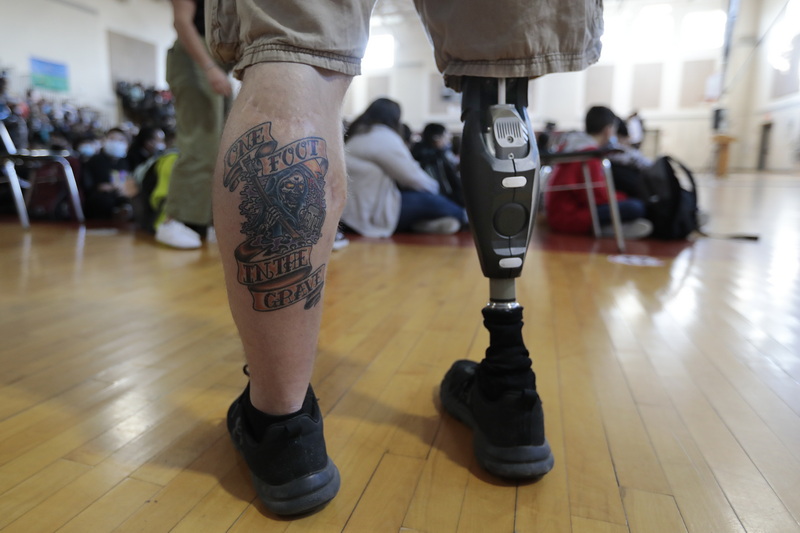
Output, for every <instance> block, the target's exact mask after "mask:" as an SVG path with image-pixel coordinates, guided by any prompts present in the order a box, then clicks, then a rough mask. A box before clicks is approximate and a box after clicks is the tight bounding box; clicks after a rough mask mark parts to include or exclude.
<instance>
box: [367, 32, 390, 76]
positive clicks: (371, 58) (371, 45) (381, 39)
mask: <svg viewBox="0 0 800 533" xmlns="http://www.w3.org/2000/svg"><path fill="white" fill-rule="evenodd" d="M361 65H362V66H363V67H364V70H381V69H387V68H392V67H393V66H394V36H393V35H391V34H388V33H384V34H380V35H372V36H371V37H370V38H369V42H368V43H367V50H366V52H365V53H364V59H363V61H362V62H361Z"/></svg>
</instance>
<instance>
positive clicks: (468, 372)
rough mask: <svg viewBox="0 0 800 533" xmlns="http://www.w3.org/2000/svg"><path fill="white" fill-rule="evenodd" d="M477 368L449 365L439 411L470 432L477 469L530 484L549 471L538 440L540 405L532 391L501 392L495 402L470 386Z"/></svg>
mask: <svg viewBox="0 0 800 533" xmlns="http://www.w3.org/2000/svg"><path fill="white" fill-rule="evenodd" d="M477 369H478V363H476V362H474V361H467V360H461V361H456V362H455V363H453V366H452V367H451V368H450V370H448V372H447V374H446V375H445V376H444V380H442V385H441V389H440V391H439V393H440V397H441V401H442V407H444V409H445V411H447V412H448V413H450V415H452V416H453V417H455V418H456V419H458V420H460V421H461V422H463V423H465V424H466V425H468V426H469V427H470V428H471V429H472V431H473V439H472V444H473V448H474V449H475V456H476V457H477V459H478V464H480V465H481V466H482V467H483V468H485V469H486V470H487V471H488V472H489V473H491V474H494V475H496V476H498V477H502V478H509V479H534V478H538V477H541V476H543V475H544V474H546V473H547V472H549V471H550V470H551V469H552V468H553V454H552V453H551V452H550V445H549V444H548V443H547V439H545V437H544V414H543V412H542V402H541V400H540V399H539V395H538V394H537V393H536V390H534V389H529V390H524V391H515V392H507V393H505V394H503V395H501V396H500V397H499V398H497V399H496V400H490V399H488V398H486V397H485V396H484V394H483V393H482V392H481V390H480V387H478V386H476V383H477V381H476V379H475V378H476V371H477Z"/></svg>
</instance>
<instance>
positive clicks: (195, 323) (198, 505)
mask: <svg viewBox="0 0 800 533" xmlns="http://www.w3.org/2000/svg"><path fill="white" fill-rule="evenodd" d="M701 195H702V197H701V201H702V203H703V206H704V207H705V208H706V209H707V210H708V211H710V212H711V216H712V221H711V224H710V226H709V230H711V231H712V232H717V233H757V234H759V235H760V240H758V241H745V240H729V239H722V238H705V237H704V238H700V239H698V240H697V241H696V242H694V243H655V242H648V241H644V242H636V243H630V244H629V250H628V252H629V253H631V254H636V255H638V256H644V255H646V256H650V257H654V258H656V259H657V260H658V261H657V264H656V265H654V266H641V265H639V266H636V265H629V264H622V263H619V262H613V261H611V260H610V259H613V257H611V256H613V255H615V254H616V252H615V250H614V246H613V241H611V240H595V239H592V238H578V237H559V236H556V235H551V234H549V233H548V232H547V230H546V228H542V229H539V230H537V233H536V235H535V237H534V241H533V244H532V248H531V251H530V253H529V255H528V259H527V261H526V265H525V270H524V272H523V275H522V277H521V278H520V279H519V280H518V283H517V287H518V299H519V301H520V302H521V303H522V304H523V305H524V306H525V316H526V323H525V330H524V333H525V338H526V342H527V345H528V348H529V349H530V351H531V352H532V354H533V358H534V368H535V370H536V372H537V375H538V383H539V390H540V393H541V395H542V397H543V399H544V405H545V412H546V421H547V435H548V438H549V440H550V443H551V445H552V447H553V451H554V454H555V457H556V466H555V469H554V470H553V471H552V472H551V473H550V474H548V475H547V476H545V477H544V478H543V479H542V480H541V481H539V482H538V483H533V484H521V485H515V484H509V483H505V482H502V481H500V480H497V479H494V478H492V477H491V476H489V475H487V474H485V473H484V472H482V471H481V470H480V469H479V468H477V467H476V464H475V461H474V459H473V456H472V452H471V448H470V432H469V431H468V430H466V429H465V428H464V427H462V426H461V425H460V424H458V423H457V422H455V421H454V420H453V419H451V418H450V417H449V416H446V415H443V414H442V412H441V411H440V408H439V402H438V398H437V395H438V384H439V380H440V379H441V377H442V375H443V374H444V372H445V370H446V369H447V368H448V367H449V365H450V364H451V362H452V361H453V360H455V359H457V358H464V357H468V358H473V359H476V360H477V359H480V358H481V357H482V353H483V350H484V349H485V347H486V345H487V342H488V335H487V334H486V332H485V330H484V329H483V327H482V325H481V323H480V309H481V307H482V306H483V305H484V304H485V301H486V298H487V295H488V283H487V282H486V281H485V280H484V279H483V277H482V276H481V273H480V270H479V268H478V265H477V260H476V257H475V253H474V250H473V248H472V246H471V241H470V238H469V236H468V235H467V234H464V235H459V236H455V237H446V238H439V239H437V238H430V237H429V238H418V237H414V238H398V239H392V240H384V241H374V240H368V239H361V240H359V239H354V240H353V242H352V243H351V245H350V246H349V247H347V248H345V249H343V250H341V251H339V252H336V253H335V254H334V256H333V257H332V259H331V261H330V265H329V278H328V282H327V289H326V297H325V299H326V307H325V316H324V321H323V329H322V335H321V342H320V348H319V360H318V364H317V367H316V372H315V376H314V386H315V389H316V392H317V394H318V396H319V397H320V399H321V400H320V401H321V407H322V409H323V412H324V413H325V415H326V419H325V424H326V434H327V440H328V447H329V452H330V454H331V456H332V457H333V458H334V460H335V461H336V463H337V464H338V466H339V468H340V470H341V473H342V480H343V481H342V489H341V492H340V493H339V495H338V497H337V498H336V499H335V500H334V501H333V502H332V503H331V504H330V505H329V506H328V507H326V508H325V509H324V510H322V511H321V512H319V513H318V514H315V515H312V516H310V517H306V518H302V519H299V520H295V521H287V520H282V519H278V518H276V517H274V516H270V515H269V514H266V512H265V511H264V510H263V508H262V507H261V506H260V505H259V504H258V503H257V502H256V501H254V493H253V490H252V488H251V486H250V481H249V479H248V477H247V473H246V470H245V468H244V466H243V463H242V461H241V460H240V459H239V457H238V456H237V454H236V453H235V452H234V449H233V447H232V445H231V443H230V441H229V439H228V436H227V433H226V430H225V428H224V417H225V412H226V409H227V407H228V405H229V403H230V402H231V401H232V400H233V399H234V398H235V397H236V396H237V395H238V394H239V392H240V391H241V389H242V388H243V387H244V385H245V383H246V377H245V376H244V375H243V374H242V371H241V366H242V356H241V347H240V343H239V340H238V337H237V334H236V331H235V328H234V326H233V323H232V321H231V319H230V315H229V311H228V308H227V303H226V298H225V294H224V290H223V284H222V273H221V269H220V265H219V259H218V251H217V250H216V248H215V247H214V246H208V247H206V248H204V249H202V250H199V251H188V252H179V251H173V250H168V249H164V248H161V247H158V246H156V245H155V244H154V242H153V241H152V239H151V238H150V237H147V236H143V235H140V234H137V233H135V232H134V231H131V230H129V229H126V228H122V229H120V228H117V229H116V230H113V229H112V230H108V229H105V228H100V227H96V226H91V227H89V228H80V227H78V226H75V225H73V224H68V223H61V224H58V223H44V222H35V223H34V225H33V227H32V228H31V229H30V230H29V231H24V230H22V229H21V228H20V226H19V224H18V223H17V222H16V220H15V219H14V218H13V217H6V218H4V219H3V220H2V221H0V250H2V253H1V254H0V339H2V340H0V529H2V530H3V531H8V532H12V531H20V532H24V533H31V532H50V531H59V532H68V531H76V532H82V533H85V532H106V531H146V532H162V531H163V532H166V531H188V532H221V531H230V532H250V531H269V532H273V531H289V532H295V531H312V532H338V531H347V532H368V533H383V532H399V531H407V532H411V531H418V532H422V531H426V532H431V533H445V532H456V531H458V532H466V531H475V532H512V531H518V532H547V533H551V532H575V533H578V532H580V533H585V532H613V533H616V532H625V531H631V532H637V533H638V532H658V533H661V532H666V533H672V532H683V531H688V532H692V533H695V532H696V533H709V532H745V531H747V532H767V533H789V532H797V531H800V525H798V521H800V496H798V494H800V176H798V175H788V174H785V175H781V174H763V175H755V174H752V175H751V174H740V175H732V176H730V177H728V178H724V179H713V178H708V177H705V178H703V179H702V187H701Z"/></svg>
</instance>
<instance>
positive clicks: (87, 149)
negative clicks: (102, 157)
mask: <svg viewBox="0 0 800 533" xmlns="http://www.w3.org/2000/svg"><path fill="white" fill-rule="evenodd" d="M78 153H79V154H81V155H82V156H83V157H92V156H93V155H94V154H96V153H97V148H95V146H94V145H93V144H82V145H80V146H78Z"/></svg>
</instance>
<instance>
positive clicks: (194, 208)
mask: <svg viewBox="0 0 800 533" xmlns="http://www.w3.org/2000/svg"><path fill="white" fill-rule="evenodd" d="M167 83H169V88H170V91H171V92H172V95H173V98H174V101H175V121H176V130H175V144H176V147H177V148H178V152H179V154H180V155H179V157H178V160H177V161H176V162H175V166H174V167H173V169H172V176H171V178H170V182H169V193H168V194H167V201H166V204H165V207H164V212H165V215H166V216H167V217H169V218H174V219H176V220H179V221H181V222H183V223H186V224H195V225H201V226H207V225H210V224H211V184H212V180H213V177H214V165H215V163H216V160H217V151H218V150H219V139H220V136H221V135H222V126H223V122H224V97H223V96H221V95H219V94H216V93H215V92H214V91H213V90H211V86H210V85H209V84H208V81H207V80H206V75H205V72H203V70H202V69H201V68H200V67H199V66H198V65H197V64H196V63H195V62H194V61H192V58H191V57H189V54H187V53H186V51H185V50H184V48H183V47H182V46H181V45H180V43H178V42H176V43H175V44H174V45H173V47H172V48H171V49H170V50H169V52H168V53H167Z"/></svg>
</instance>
